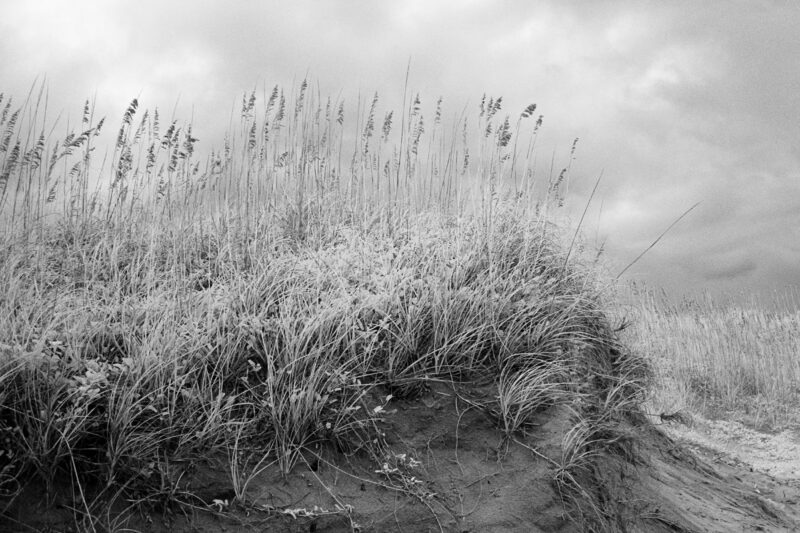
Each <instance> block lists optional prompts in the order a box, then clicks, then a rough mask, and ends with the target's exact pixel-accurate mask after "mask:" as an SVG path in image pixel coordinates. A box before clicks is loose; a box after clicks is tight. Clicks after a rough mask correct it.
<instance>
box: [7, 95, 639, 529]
mask: <svg viewBox="0 0 800 533" xmlns="http://www.w3.org/2000/svg"><path fill="white" fill-rule="evenodd" d="M34 94H36V92H35V91H32V93H31V95H29V96H28V99H27V100H25V101H24V102H23V104H22V105H21V106H20V107H19V108H17V109H14V107H13V106H12V104H11V100H8V99H6V100H5V101H4V100H3V98H2V97H0V105H4V106H5V107H3V111H2V116H0V134H2V137H1V138H0V169H2V173H1V174H0V217H1V218H2V220H3V226H2V233H1V234H0V286H1V287H2V288H3V291H2V294H0V328H2V329H0V331H2V336H0V442H2V443H3V450H2V455H0V490H2V491H3V494H2V496H3V500H4V501H5V502H6V505H7V506H8V505H12V503H13V502H14V500H15V498H16V497H17V496H18V495H19V494H20V492H21V491H22V490H23V489H24V487H25V485H26V484H27V482H28V480H29V479H30V478H31V476H36V477H38V478H39V479H40V481H41V483H42V484H43V485H44V487H45V488H46V494H47V495H48V497H49V498H52V497H53V494H54V493H55V492H56V491H57V490H58V487H57V485H58V484H59V480H60V481H61V482H63V481H64V480H67V482H68V483H70V484H71V486H72V490H73V492H74V493H76V494H79V495H80V501H81V505H80V506H79V509H77V510H76V513H77V516H78V518H76V522H77V523H78V524H77V525H79V527H81V528H86V529H94V528H101V527H109V524H107V523H103V522H101V519H100V518H99V516H100V515H98V510H99V509H104V508H107V506H108V503H109V501H116V500H118V499H119V497H120V496H124V497H125V498H127V499H128V500H134V501H138V502H145V501H147V502H164V501H173V500H176V499H180V498H179V497H178V495H181V494H184V492H185V485H182V483H183V481H182V480H184V478H185V475H186V474H190V473H191V471H192V469H193V468H194V467H195V465H196V464H197V462H198V461H201V460H203V459H204V458H208V457H213V456H216V457H227V460H228V461H229V463H230V464H229V470H230V473H231V484H232V486H233V487H234V489H235V493H236V495H237V497H238V498H239V499H240V501H241V502H242V503H244V502H245V501H246V498H247V487H248V484H249V482H250V480H252V478H253V476H255V475H256V474H257V473H258V472H259V471H260V470H261V469H263V468H264V467H265V466H266V465H271V464H276V465H278V466H279V467H280V469H281V470H282V471H283V472H284V473H286V474H288V473H289V472H290V471H291V470H292V468H293V466H294V465H295V464H296V463H297V461H298V460H300V458H301V457H302V454H303V452H304V450H308V449H311V448H313V447H316V446H320V445H322V444H323V443H328V444H331V443H332V444H335V446H336V448H337V449H340V450H371V453H373V454H374V455H375V456H382V455H384V453H383V451H382V446H383V444H382V441H381V439H382V437H381V435H382V433H381V431H380V430H379V428H378V423H379V419H380V417H381V412H382V405H383V402H385V401H386V400H385V398H386V397H388V396H390V395H391V396H394V397H397V396H406V397H413V396H414V395H416V394H419V393H420V391H423V390H424V389H425V386H426V383H427V382H428V380H430V379H445V378H446V379H450V380H452V379H471V377H474V376H476V375H481V376H486V375H489V376H492V377H493V379H494V380H495V382H496V383H497V387H498V395H499V396H500V397H501V401H500V402H499V404H498V406H497V407H496V408H494V409H492V410H491V411H492V412H494V413H497V414H498V416H499V418H500V421H499V424H500V426H501V427H503V428H504V429H505V431H506V433H507V434H508V435H509V436H512V435H513V434H515V433H518V432H519V431H525V429H526V428H527V427H528V424H529V421H530V419H531V417H532V416H533V414H535V412H537V411H538V410H539V409H540V408H542V407H546V406H548V405H552V404H555V403H564V404H569V405H572V406H573V408H574V412H575V416H576V417H577V418H579V419H580V420H579V424H581V427H584V426H586V424H587V423H588V422H587V421H586V420H587V419H586V418H585V417H584V416H583V411H582V410H581V408H580V406H585V412H586V413H593V414H592V416H594V417H595V418H596V419H597V420H596V422H602V423H603V424H605V426H604V427H606V426H608V423H609V418H608V416H609V413H610V412H612V411H614V410H615V409H616V410H619V411H627V410H630V409H631V406H632V405H633V404H632V403H630V401H631V399H632V398H638V397H639V396H640V394H641V390H642V384H643V379H644V376H645V374H646V373H645V372H644V367H641V366H640V365H638V363H636V360H635V358H633V356H632V355H631V354H630V353H629V352H628V351H627V350H625V349H624V348H623V347H622V345H620V344H619V342H618V340H617V337H616V333H615V331H614V328H613V327H612V325H611V324H609V323H608V321H607V318H606V315H605V313H604V309H605V306H606V303H605V301H604V296H603V294H602V292H601V291H600V290H599V281H598V280H599V278H598V275H597V274H598V271H597V267H596V265H595V264H592V263H590V262H581V261H580V260H579V259H577V258H576V257H575V254H574V253H573V254H572V255H570V252H571V251H572V250H571V248H572V247H571V246H570V247H569V248H568V247H566V246H564V244H563V243H564V242H566V240H565V235H564V234H563V230H562V229H560V228H559V227H558V226H557V225H554V224H553V223H552V212H551V211H550V210H551V208H552V207H553V206H554V205H555V206H557V205H559V204H560V203H563V192H562V188H563V183H564V180H565V178H566V174H567V169H564V170H563V171H562V172H560V173H559V174H551V175H548V176H546V177H545V178H543V179H539V177H538V175H537V172H536V169H535V153H534V147H535V141H536V136H537V134H538V130H539V127H540V126H541V124H542V118H541V116H539V117H538V118H536V117H535V116H534V115H533V113H534V112H535V106H534V105H530V106H528V107H527V108H526V109H524V110H523V111H522V112H521V113H520V114H519V115H517V117H516V119H512V118H511V117H508V116H502V115H501V113H500V112H501V110H502V99H501V98H499V97H498V98H488V99H487V98H486V97H485V96H484V97H483V98H482V99H481V101H480V104H479V106H478V109H477V110H476V114H477V116H464V115H463V114H462V116H460V117H457V118H456V119H455V120H454V121H453V122H452V124H448V125H447V127H445V123H444V121H443V119H442V117H443V115H444V113H443V110H442V101H441V99H439V100H438V101H437V103H436V104H435V106H434V108H433V111H432V113H431V115H428V114H425V113H424V112H423V105H422V102H421V99H420V97H419V96H418V95H417V96H413V97H411V98H409V100H408V101H407V102H403V104H402V107H401V108H400V111H399V112H398V113H397V114H395V113H394V112H393V111H386V112H380V111H379V107H378V103H379V98H378V95H375V96H374V97H373V98H372V99H371V100H370V101H369V102H367V103H365V104H363V105H362V104H361V103H360V102H359V104H358V105H357V106H356V107H357V109H358V111H357V112H356V118H355V121H354V123H350V122H347V121H346V120H345V119H346V113H345V105H344V102H342V101H341V100H335V99H330V98H324V97H322V96H321V95H320V94H318V92H316V91H315V90H314V89H313V87H312V86H311V85H309V84H308V83H307V82H305V81H303V82H302V83H301V84H300V86H299V87H297V89H296V90H295V91H294V92H293V94H292V95H287V94H286V93H285V92H284V91H283V90H281V89H280V88H278V87H276V88H274V89H273V90H272V91H270V92H268V93H267V94H265V95H264V97H263V98H261V99H259V98H258V97H257V96H256V94H255V93H251V94H246V95H245V96H244V97H243V100H242V105H241V108H240V114H239V119H240V120H239V124H238V125H237V126H235V127H233V128H232V129H231V131H229V132H228V134H227V135H226V137H225V139H224V141H223V142H222V146H221V148H220V149H218V150H213V151H211V152H210V153H209V154H208V156H207V157H206V158H205V160H204V161H203V162H201V161H200V160H199V159H198V157H197V150H196V141H197V140H196V139H195V138H194V137H193V134H192V128H191V125H190V124H183V125H180V124H179V123H178V122H177V121H176V120H172V119H171V120H167V121H165V120H164V118H163V117H162V115H160V114H159V112H158V111H157V110H154V111H153V112H149V111H142V110H141V109H140V108H139V104H138V102H137V101H136V100H134V101H132V102H131V104H130V105H129V106H128V108H127V109H126V110H125V112H124V114H123V116H122V120H121V125H120V127H119V129H118V130H116V132H114V138H113V140H112V142H111V145H110V148H109V152H108V153H107V154H106V156H105V157H103V158H102V162H101V163H99V164H98V163H97V162H96V158H97V156H96V153H95V148H96V147H97V146H99V145H100V142H101V140H102V135H101V133H102V132H104V131H105V130H104V129H103V126H104V121H103V120H102V119H100V120H97V121H96V120H95V117H94V114H93V112H92V106H91V104H90V102H88V101H87V102H86V104H85V105H84V107H83V112H82V114H81V121H80V129H79V130H76V131H75V132H69V133H67V134H66V135H65V136H63V137H62V138H59V139H58V140H56V141H53V140H52V139H53V134H52V129H53V125H52V124H50V123H49V122H48V121H47V113H46V112H45V111H46V107H42V105H43V104H42V102H43V99H46V98H45V96H44V95H45V92H44V89H41V90H39V91H38V94H37V95H36V96H35V97H34V96H33V95H34ZM3 102H5V103H3ZM398 115H399V116H398ZM398 123H399V125H400V126H399V128H398V127H397V125H398ZM398 130H399V131H398ZM573 150H574V145H573ZM109 154H110V155H109ZM568 238H569V236H567V237H566V239H567V240H568ZM381 398H383V399H381ZM587 416H588V415H587ZM586 427H588V426H586ZM587 431H588V430H587ZM581 434H583V433H581ZM586 434H587V435H590V434H591V435H595V433H591V432H588V433H586ZM572 440H574V441H575V442H572V441H571V442H572V445H573V446H572V447H573V448H574V451H576V452H575V453H574V454H573V456H588V455H586V454H588V452H586V450H585V448H586V447H585V446H584V447H581V446H580V444H581V443H583V444H586V442H595V440H597V439H594V440H592V439H589V440H586V441H585V442H584V441H580V442H578V441H579V440H580V439H578V440H575V439H572ZM582 453H583V454H584V455H581V454H582ZM576 454H577V455H576ZM573 463H574V464H576V465H577V464H579V463H580V462H578V461H573V462H572V463H570V464H573ZM568 467H569V465H565V467H564V469H562V471H561V477H562V478H563V479H572V480H574V479H576V477H575V476H572V475H571V474H569V472H568ZM567 474H569V475H567ZM195 503H196V502H195ZM204 503H209V502H204Z"/></svg>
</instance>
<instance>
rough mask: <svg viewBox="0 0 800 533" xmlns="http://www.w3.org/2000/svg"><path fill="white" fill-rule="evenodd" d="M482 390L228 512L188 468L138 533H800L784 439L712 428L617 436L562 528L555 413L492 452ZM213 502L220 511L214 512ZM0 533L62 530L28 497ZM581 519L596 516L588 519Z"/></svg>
mask: <svg viewBox="0 0 800 533" xmlns="http://www.w3.org/2000/svg"><path fill="white" fill-rule="evenodd" d="M495 393H496V392H495V391H494V390H493V388H492V386H491V385H490V384H489V385H483V386H477V385H468V386H459V387H456V388H453V387H451V386H447V385H444V384H434V385H433V386H432V387H431V388H430V390H428V391H427V392H426V393H425V394H424V395H423V396H422V397H420V398H417V399H415V400H393V401H392V402H390V404H389V409H388V411H387V412H386V413H385V414H386V416H385V418H384V425H383V430H384V431H385V434H386V436H385V438H386V442H387V444H388V446H389V451H390V453H389V454H388V455H387V456H385V457H370V456H368V455H366V454H364V453H341V451H336V450H332V449H325V448H324V447H320V448H319V449H318V451H317V452H316V453H310V454H307V455H306V457H305V460H304V461H302V462H301V463H299V464H298V466H297V467H296V468H295V469H294V471H293V472H292V473H291V474H290V475H289V476H286V477H284V476H282V475H281V474H280V473H279V472H278V471H277V470H276V469H274V468H273V469H268V470H267V471H266V472H264V473H263V474H262V475H260V476H259V477H257V478H255V479H254V480H253V482H252V483H251V484H250V486H249V489H248V492H247V496H248V497H247V500H248V505H247V506H246V507H243V506H237V505H234V504H231V502H232V500H233V493H232V491H231V482H230V477H229V473H228V471H227V469H226V465H225V464H224V463H214V462H213V461H210V462H209V464H207V465H203V466H202V467H200V468H198V469H197V471H196V473H195V475H194V477H193V478H192V479H191V480H190V483H189V486H187V488H190V489H191V490H192V492H194V493H195V494H197V495H198V496H199V497H200V498H202V500H203V501H204V502H206V503H212V502H213V501H214V500H217V501H218V503H219V505H217V509H218V510H220V511H222V512H217V513H212V512H209V511H208V510H207V509H208V508H207V507H205V506H204V505H203V502H201V501H199V500H198V507H197V509H196V510H194V511H192V510H188V511H187V510H186V509H184V510H183V511H174V512H170V513H165V514H164V513H154V514H153V515H151V516H139V517H136V518H135V519H134V520H133V521H132V523H130V524H129V526H130V527H133V528H134V529H136V530H140V531H187V532H188V531H195V532H222V531H227V532H230V531H298V532H299V531H305V532H310V531H316V532H319V531H356V530H357V531H362V532H364V531H375V532H384V531H406V532H423V531H447V532H459V533H466V532H476V533H477V532H492V531H496V532H502V531H512V532H535V531H580V530H582V529H588V528H589V527H591V526H594V527H595V528H602V529H608V530H617V531H643V532H658V531H697V532H705V531H711V532H714V531H719V532H729V531H796V530H800V503H798V502H800V480H799V479H798V476H797V461H798V458H799V457H800V454H797V453H796V452H797V446H798V442H797V438H796V437H797V435H794V434H789V433H786V434H780V435H771V436H770V435H759V434H756V433H754V432H752V431H748V430H746V429H744V428H740V427H738V426H735V425H731V424H727V423H724V422H716V423H711V422H702V423H698V424H697V425H695V426H694V428H686V427H683V426H677V425H676V426H669V427H668V426H662V427H660V428H659V427H655V426H654V425H652V424H651V423H649V422H648V421H646V420H645V419H644V417H638V418H637V417H632V420H631V421H622V422H621V423H620V428H619V430H620V432H621V433H624V434H625V435H627V436H628V437H629V438H628V439H627V441H626V442H627V444H626V448H625V451H624V453H619V450H617V453H602V454H600V455H599V456H597V457H595V459H594V460H593V462H592V464H591V465H590V467H589V468H587V469H585V470H583V471H582V472H581V473H579V475H578V478H579V479H580V481H581V483H582V484H583V485H584V487H585V489H586V495H587V496H589V498H590V499H589V500H584V501H581V500H577V502H578V504H579V506H580V507H575V506H573V507H572V508H571V512H572V513H573V516H579V515H580V513H581V511H583V512H584V519H585V520H584V521H583V522H573V521H570V520H568V519H567V516H566V515H565V513H564V507H563V505H562V497H563V496H564V494H562V493H560V492H559V490H558V489H557V487H556V486H555V485H554V484H553V483H552V479H553V475H554V473H555V472H556V469H557V465H556V463H558V462H559V460H560V458H561V454H562V440H563V438H564V435H565V434H566V432H567V431H568V430H569V428H570V427H571V425H572V421H571V417H570V416H569V412H570V411H569V410H568V409H567V408H564V407H552V408H550V409H548V410H546V411H544V412H543V413H541V414H540V415H539V416H538V418H537V419H536V420H535V421H534V425H532V426H531V427H530V430H529V434H528V435H527V436H526V437H519V438H516V439H513V440H508V439H504V438H503V435H502V432H501V431H499V430H498V428H497V422H496V418H494V417H493V416H491V408H490V406H491V405H492V400H493V397H494V394H495ZM225 500H228V503H229V505H228V506H227V507H225V506H224V502H225ZM23 503H24V505H22V506H20V508H19V509H18V510H17V513H16V519H17V520H19V522H16V523H15V522H14V521H8V522H6V523H5V524H0V526H2V528H3V531H31V530H32V529H31V528H33V530H40V531H68V530H70V529H69V528H70V526H69V520H68V519H67V515H66V514H65V513H64V509H63V508H62V509H60V510H59V509H55V510H51V511H47V512H45V511H44V510H43V509H42V507H41V502H40V501H38V499H37V496H36V494H33V495H31V496H30V497H29V498H28V499H27V500H26V501H25V502H23ZM592 506H595V508H596V509H597V510H599V511H600V514H601V515H602V517H601V518H600V519H599V520H597V519H596V517H595V518H593V516H592V512H591V509H592ZM21 522H24V523H26V526H22V525H21Z"/></svg>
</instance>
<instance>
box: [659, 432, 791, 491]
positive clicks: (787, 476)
mask: <svg viewBox="0 0 800 533" xmlns="http://www.w3.org/2000/svg"><path fill="white" fill-rule="evenodd" d="M667 433H668V434H669V435H670V436H672V437H674V438H676V439H678V440H680V441H683V442H686V443H688V444H690V445H691V444H696V445H700V446H703V447H705V448H708V449H709V450H710V451H711V452H715V453H716V454H717V456H718V461H728V462H739V463H744V464H746V465H749V466H751V467H752V468H753V469H754V470H758V471H760V472H763V473H765V474H769V475H770V476H773V477H775V478H777V479H780V480H786V481H795V482H800V430H798V429H785V430H783V431H781V432H780V433H776V434H770V433H761V432H759V431H755V430H753V429H750V428H748V427H747V426H745V425H743V424H740V423H739V422H733V421H727V420H705V419H701V418H697V417H696V418H695V420H694V423H693V424H692V426H691V427H687V426H679V425H674V426H669V427H667Z"/></svg>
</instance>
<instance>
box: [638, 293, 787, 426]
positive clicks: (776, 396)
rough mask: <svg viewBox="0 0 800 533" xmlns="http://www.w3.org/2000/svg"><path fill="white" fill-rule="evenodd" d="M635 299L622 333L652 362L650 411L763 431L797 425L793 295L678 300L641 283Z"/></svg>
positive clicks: (706, 296) (702, 297) (701, 297)
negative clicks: (729, 422)
mask: <svg viewBox="0 0 800 533" xmlns="http://www.w3.org/2000/svg"><path fill="white" fill-rule="evenodd" d="M634 301H635V302H636V303H635V304H633V305H632V306H630V307H627V308H626V311H627V312H629V313H630V315H629V316H630V319H631V327H630V328H629V330H628V331H627V333H626V335H625V337H624V338H625V342H626V343H627V344H628V345H630V346H631V348H632V349H634V350H636V351H637V352H639V353H642V354H645V355H646V357H647V358H648V360H649V361H650V362H651V363H652V367H653V369H654V372H655V375H656V379H655V380H654V390H653V394H652V398H651V400H650V409H651V410H652V411H653V412H654V413H655V414H662V413H663V414H667V415H669V414H674V413H676V412H681V411H684V412H686V413H689V414H691V413H696V414H699V415H702V416H703V417H706V418H709V419H726V420H735V421H737V422H741V423H743V424H745V425H747V426H749V427H752V428H754V429H759V430H768V431H780V430H783V429H797V428H798V427H800V417H798V413H800V358H798V355H797V354H798V353H800V314H798V311H797V305H796V302H793V301H792V300H791V294H788V295H783V296H782V297H781V298H777V297H776V299H775V301H763V300H762V301H758V300H752V301H751V302H749V303H747V302H744V303H743V302H735V301H728V302H723V301H720V300H719V299H714V298H712V297H711V296H709V295H705V296H699V297H697V298H686V299H684V300H683V301H681V302H680V303H677V304H676V303H672V302H670V301H669V300H668V299H667V298H666V297H665V296H664V295H663V294H659V293H658V292H655V291H651V290H647V289H645V288H642V287H639V288H638V289H634Z"/></svg>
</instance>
